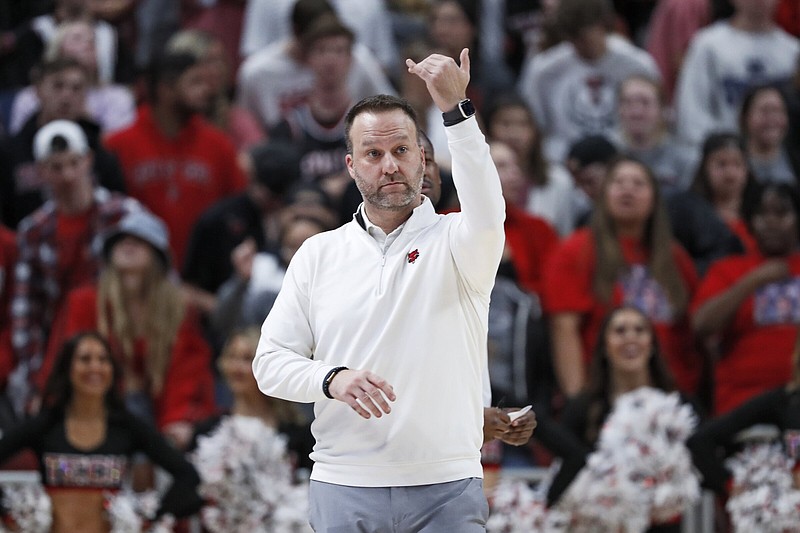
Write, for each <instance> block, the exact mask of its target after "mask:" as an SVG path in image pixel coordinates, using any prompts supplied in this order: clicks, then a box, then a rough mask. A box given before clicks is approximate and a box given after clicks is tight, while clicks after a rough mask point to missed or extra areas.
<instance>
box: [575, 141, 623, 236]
mask: <svg viewBox="0 0 800 533" xmlns="http://www.w3.org/2000/svg"><path fill="white" fill-rule="evenodd" d="M617 154H618V152H617V149H616V147H614V145H613V144H611V141H609V140H608V139H607V138H605V137H603V136H602V135H589V136H587V137H583V138H582V139H580V140H579V141H577V142H576V143H575V144H573V145H572V146H571V147H570V149H569V152H568V153H567V161H566V167H567V169H568V170H569V172H570V174H572V180H573V183H574V188H573V195H572V208H571V214H572V217H573V219H572V225H573V227H580V226H585V225H586V224H587V223H588V222H589V218H590V216H591V214H592V209H593V208H594V204H595V203H596V202H597V201H598V200H599V195H600V190H601V188H602V186H603V179H604V178H605V176H606V174H607V173H608V165H609V163H610V162H611V161H612V160H613V159H614V158H615V157H616V156H617Z"/></svg>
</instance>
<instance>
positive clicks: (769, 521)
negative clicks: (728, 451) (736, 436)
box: [725, 444, 800, 533]
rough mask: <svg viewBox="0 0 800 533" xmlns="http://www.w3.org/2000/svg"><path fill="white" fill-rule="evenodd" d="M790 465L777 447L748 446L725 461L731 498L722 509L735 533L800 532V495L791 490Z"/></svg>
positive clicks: (772, 445)
mask: <svg viewBox="0 0 800 533" xmlns="http://www.w3.org/2000/svg"><path fill="white" fill-rule="evenodd" d="M793 464H794V462H793V461H792V460H791V459H790V458H789V457H787V456H786V455H785V454H784V453H783V449H782V448H781V446H780V444H756V445H752V446H748V447H746V448H745V449H744V450H743V451H742V452H740V453H738V454H737V455H735V456H734V457H732V458H731V459H729V460H728V461H727V465H728V468H729V469H730V470H731V472H732V473H733V495H732V496H731V498H730V499H728V503H727V504H726V506H725V507H726V509H727V510H728V513H730V516H731V522H732V523H733V526H734V531H735V532H736V533H744V532H749V531H759V532H764V533H790V532H800V491H798V490H796V489H794V487H793V483H792V471H791V470H792V466H793Z"/></svg>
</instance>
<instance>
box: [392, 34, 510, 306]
mask: <svg viewBox="0 0 800 533" xmlns="http://www.w3.org/2000/svg"><path fill="white" fill-rule="evenodd" d="M460 62H461V64H460V65H457V64H456V62H455V60H453V59H452V58H450V57H447V56H443V55H439V54H432V55H430V56H428V57H427V58H425V59H424V60H423V61H421V62H420V63H415V62H414V61H412V60H410V59H407V60H406V64H407V65H408V71H409V72H410V73H412V74H416V75H417V76H419V77H420V78H421V79H422V80H424V81H425V84H426V86H427V87H428V91H429V92H430V94H431V97H432V98H433V101H434V103H435V104H436V106H437V107H438V108H439V109H440V110H441V111H442V112H443V113H448V112H451V111H454V110H457V107H458V105H459V102H461V101H463V100H464V99H465V98H466V96H465V95H466V90H467V85H468V84H469V79H470V60H469V50H467V49H466V48H465V49H464V50H462V51H461V57H460ZM445 131H446V134H447V139H448V145H449V148H450V153H451V155H452V162H453V163H452V173H453V181H454V182H455V186H456V189H457V191H458V198H459V202H460V204H461V216H460V219H459V223H458V225H457V227H456V228H455V231H454V232H453V234H452V245H453V246H452V248H453V256H454V259H455V261H456V263H457V265H458V268H459V271H460V272H461V273H462V274H463V275H464V277H465V279H466V280H467V282H468V283H469V284H470V285H471V286H472V288H474V289H476V290H478V291H480V292H486V293H487V294H488V292H489V291H491V288H492V284H493V283H494V277H495V274H496V273H497V266H498V264H499V263H500V257H501V255H502V252H503V242H504V239H505V237H504V232H503V221H504V220H505V203H504V201H503V194H502V190H501V189H500V178H499V177H498V175H497V169H496V168H495V166H494V163H493V162H492V159H491V156H490V155H489V146H488V145H487V144H486V140H485V139H484V136H483V134H482V133H481V131H480V128H479V127H478V124H477V120H476V119H475V118H474V117H470V118H468V119H466V120H464V121H461V122H458V123H456V124H453V125H450V126H447V127H446V128H445Z"/></svg>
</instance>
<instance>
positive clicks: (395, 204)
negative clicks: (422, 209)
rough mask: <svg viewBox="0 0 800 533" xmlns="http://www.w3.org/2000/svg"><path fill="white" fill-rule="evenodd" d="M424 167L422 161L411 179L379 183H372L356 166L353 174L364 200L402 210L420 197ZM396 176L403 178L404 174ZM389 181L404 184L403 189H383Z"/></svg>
mask: <svg viewBox="0 0 800 533" xmlns="http://www.w3.org/2000/svg"><path fill="white" fill-rule="evenodd" d="M423 170H424V167H423V165H422V163H420V164H419V167H417V170H416V172H414V174H415V177H414V178H413V179H412V180H411V181H410V182H408V181H403V180H402V179H395V180H392V181H386V182H380V183H377V184H374V183H370V182H369V181H367V180H366V179H364V177H363V176H362V175H361V174H359V173H358V171H357V170H355V168H354V169H353V174H354V177H355V181H356V186H357V187H358V190H359V191H360V192H361V196H362V197H363V198H364V202H366V203H368V204H370V205H372V206H375V207H377V208H378V209H384V210H388V211H401V210H403V209H405V208H406V207H408V206H409V205H411V204H412V203H413V202H414V200H416V199H418V198H419V196H420V194H421V192H422V175H423ZM395 177H398V178H402V177H403V175H402V174H396V175H395ZM389 183H396V184H400V185H402V186H403V188H404V190H403V191H396V192H387V191H385V190H383V188H382V186H383V185H388V184H389Z"/></svg>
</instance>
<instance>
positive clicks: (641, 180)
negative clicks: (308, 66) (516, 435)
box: [542, 157, 700, 396]
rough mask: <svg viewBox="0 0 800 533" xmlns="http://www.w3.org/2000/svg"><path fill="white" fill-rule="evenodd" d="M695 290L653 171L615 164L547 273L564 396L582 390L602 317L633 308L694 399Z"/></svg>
mask: <svg viewBox="0 0 800 533" xmlns="http://www.w3.org/2000/svg"><path fill="white" fill-rule="evenodd" d="M696 284H697V275H696V273H695V269H694V265H693V264H692V261H691V258H690V257H689V256H688V254H687V253H686V252H685V251H684V250H683V249H682V248H681V247H680V245H678V244H677V242H675V241H674V240H673V237H672V232H671V230H670V226H669V220H668V219H667V214H666V210H665V208H664V207H663V205H662V203H661V199H660V193H659V187H658V183H657V181H656V179H655V177H654V176H653V174H652V172H650V170H649V169H648V168H647V166H645V165H644V164H642V163H640V162H638V161H637V160H635V159H632V158H629V157H620V158H618V159H616V160H615V161H613V162H612V163H611V164H610V165H609V168H608V172H607V175H606V178H605V180H604V181H603V183H602V186H601V191H600V197H599V201H598V202H597V204H596V206H595V209H594V212H593V214H592V219H591V222H590V226H589V227H588V228H581V229H579V230H576V231H575V233H574V234H573V235H572V236H571V237H569V238H568V239H566V240H565V241H564V242H562V244H561V246H560V247H559V248H558V249H556V251H555V252H554V253H553V254H552V255H551V257H550V260H549V262H548V264H547V265H546V267H545V274H544V283H543V284H542V286H543V290H542V293H543V294H542V295H543V303H544V310H545V312H546V314H547V316H548V317H549V321H550V332H551V342H552V346H553V357H554V368H555V370H556V376H557V378H558V381H559V383H560V386H561V390H562V391H563V392H564V393H565V394H566V395H567V396H573V395H575V394H577V393H578V392H579V391H580V390H581V388H582V387H583V386H584V384H585V383H586V366H587V364H588V363H589V361H590V360H591V353H592V352H591V349H592V346H594V343H595V342H596V340H597V338H598V332H599V330H600V324H601V323H602V321H603V318H604V317H605V315H606V313H608V311H609V310H611V309H613V308H614V307H616V306H618V305H621V304H630V305H634V306H636V307H638V308H640V309H641V310H642V311H643V312H644V314H645V315H646V316H647V317H648V318H649V319H650V320H651V321H652V322H653V324H654V328H655V331H656V334H657V335H658V337H659V340H660V342H661V344H662V346H663V347H664V355H665V359H666V361H667V364H668V366H669V367H670V370H671V371H672V373H673V374H674V375H675V377H676V381H677V383H678V388H679V389H680V390H682V391H684V392H686V393H689V394H691V393H693V392H694V391H695V389H696V386H697V380H698V377H699V375H698V374H699V371H698V368H699V366H700V365H699V364H698V358H697V356H696V355H695V351H694V349H693V339H692V336H691V331H690V329H689V324H688V320H687V318H686V308H687V304H688V302H689V298H690V296H691V294H692V292H693V290H694V288H695V286H696Z"/></svg>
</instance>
